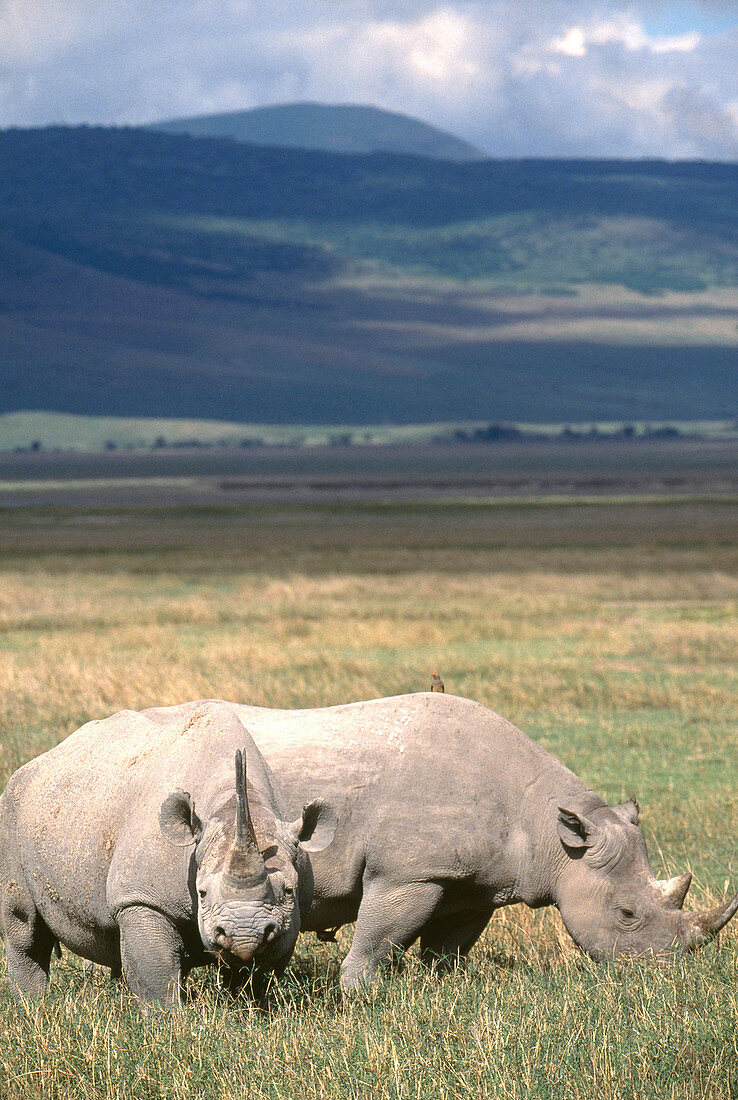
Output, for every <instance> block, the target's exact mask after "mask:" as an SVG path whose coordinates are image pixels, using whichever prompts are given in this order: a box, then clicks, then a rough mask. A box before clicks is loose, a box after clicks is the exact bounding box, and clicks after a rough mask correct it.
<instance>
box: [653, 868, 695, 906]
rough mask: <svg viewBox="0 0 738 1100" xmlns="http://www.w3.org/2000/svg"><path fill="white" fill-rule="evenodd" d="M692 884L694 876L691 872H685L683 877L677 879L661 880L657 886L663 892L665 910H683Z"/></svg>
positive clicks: (679, 876) (678, 876)
mask: <svg viewBox="0 0 738 1100" xmlns="http://www.w3.org/2000/svg"><path fill="white" fill-rule="evenodd" d="M691 882H692V876H691V874H690V873H689V871H685V873H684V874H683V875H677V876H676V877H675V878H669V879H660V880H659V881H658V882H657V883H656V885H657V886H658V888H659V890H660V891H661V897H662V899H663V905H664V908H665V909H681V908H682V906H683V905H684V899H685V898H686V896H687V891H688V890H689V887H690V885H691Z"/></svg>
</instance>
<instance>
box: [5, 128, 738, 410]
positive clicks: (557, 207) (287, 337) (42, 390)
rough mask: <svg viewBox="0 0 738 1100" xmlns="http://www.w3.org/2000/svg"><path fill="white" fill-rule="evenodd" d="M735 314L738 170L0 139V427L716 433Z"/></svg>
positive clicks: (737, 357)
mask: <svg viewBox="0 0 738 1100" xmlns="http://www.w3.org/2000/svg"><path fill="white" fill-rule="evenodd" d="M640 292H645V293H640ZM737 315H738V166H737V165H734V164H709V163H701V162H700V163H697V162H685V163H667V162H662V161H651V162H648V161H585V160H579V161H573V160H571V161H554V160H548V161H534V160H530V161H479V162H468V163H455V162H451V161H443V160H433V159H427V158H421V157H414V156H408V155H402V156H400V155H394V154H389V153H381V154H380V153H376V154H371V155H361V156H347V155H345V154H341V155H338V154H335V153H328V152H321V151H305V150H299V149H278V148H269V147H265V146H255V145H247V144H239V143H236V142H233V141H224V140H221V139H212V138H211V139H205V138H193V137H190V136H188V135H179V134H163V133H158V132H154V131H151V130H136V129H106V128H86V127H77V128H65V127H54V128H49V129H41V130H9V131H5V132H0V412H3V411H12V410H22V409H41V410H56V411H63V412H71V413H85V414H95V415H117V416H148V417H154V416H167V417H171V416H177V417H198V418H212V419H218V420H238V421H243V422H251V423H253V422H262V423H266V422H270V423H277V422H290V423H300V422H302V423H308V422H312V423H319V424H330V423H332V424H346V423H351V424H372V423H374V424H376V423H382V422H386V421H392V422H408V423H420V422H423V421H435V420H479V419H485V420H490V421H501V420H514V421H534V422H535V421H538V422H567V421H572V422H580V421H583V420H613V421H623V420H635V419H639V420H654V421H665V420H670V419H675V420H696V419H724V418H729V417H734V416H736V414H738V331H737V329H736V316H737Z"/></svg>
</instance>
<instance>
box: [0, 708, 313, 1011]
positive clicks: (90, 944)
mask: <svg viewBox="0 0 738 1100" xmlns="http://www.w3.org/2000/svg"><path fill="white" fill-rule="evenodd" d="M246 773H248V779H247V775H246ZM332 836H333V824H332V818H331V814H330V811H329V810H328V809H327V808H326V807H325V806H324V804H323V803H321V802H320V801H317V802H312V803H311V804H310V805H308V806H306V807H305V810H304V812H303V814H302V817H301V818H299V819H298V820H297V821H296V822H294V823H293V824H291V825H290V824H287V823H286V822H285V821H284V820H283V815H282V812H281V807H280V803H279V801H278V798H277V795H276V793H275V787H274V782H273V777H272V775H271V772H270V771H269V768H268V767H267V766H266V764H265V763H264V760H263V758H262V757H261V755H260V754H259V751H258V749H257V748H256V747H255V745H254V743H253V741H252V740H251V738H250V736H249V734H248V733H247V732H246V730H245V729H244V727H243V725H242V724H241V722H240V721H239V719H238V717H237V714H236V712H235V710H234V708H233V707H228V706H225V705H223V704H221V703H215V702H205V703H199V704H197V705H195V706H190V707H188V708H187V709H186V712H185V713H181V712H177V711H175V712H173V713H171V712H170V716H169V720H168V721H167V722H164V723H162V722H153V721H151V720H150V719H149V718H147V717H146V716H145V714H138V713H134V712H132V711H122V712H121V713H120V714H115V715H113V717H112V718H107V719H106V720H104V721H100V722H89V723H88V724H87V725H85V726H83V727H82V728H81V729H79V730H78V731H77V732H76V733H73V734H72V735H71V737H68V738H67V739H66V740H65V741H63V742H62V743H61V744H59V745H57V746H56V748H54V749H51V750H50V751H49V752H46V753H44V754H43V755H42V756H39V757H37V758H36V759H35V760H31V761H30V762H29V763H28V764H26V765H24V767H22V768H20V769H19V770H18V771H17V772H16V773H15V774H14V775H13V776H12V777H11V779H10V781H9V783H8V786H7V788H6V790H5V793H4V794H3V796H2V798H0V932H1V933H2V937H3V940H4V941H5V949H6V953H7V958H8V972H9V975H10V980H11V983H12V985H13V987H14V990H15V992H16V993H18V994H20V995H21V996H31V995H35V994H39V993H41V992H42V991H43V989H44V988H45V986H46V982H47V979H48V971H49V961H50V957H51V952H52V949H53V947H54V945H55V944H56V943H57V942H59V943H62V944H64V945H66V946H67V947H68V948H69V949H70V950H71V951H73V952H75V953H76V954H78V955H81V956H82V957H83V958H86V959H89V960H91V961H93V962H95V963H101V964H103V965H105V966H108V967H110V968H111V970H112V971H113V972H114V973H115V972H117V973H120V970H121V967H122V970H123V972H124V973H125V976H126V979H127V981H128V984H129V986H130V987H131V989H132V990H133V992H134V993H135V994H136V996H137V997H138V998H139V999H140V1000H141V1001H143V1002H161V1003H162V1004H167V1005H173V1004H176V1003H177V1002H178V1001H179V999H180V996H181V985H182V981H183V979H184V978H185V977H186V975H187V973H188V972H189V971H190V970H191V969H192V967H194V966H197V965H200V964H202V963H205V962H208V961H214V960H215V958H216V956H219V957H220V958H221V959H222V960H223V961H224V962H225V963H226V964H228V965H229V966H231V967H233V968H236V969H237V968H239V967H241V966H243V965H244V964H245V963H247V962H250V961H252V965H253V966H254V967H255V968H256V969H257V971H259V972H261V973H265V972H268V971H278V972H279V971H281V970H282V969H283V968H284V967H285V966H286V964H287V962H288V961H289V958H290V955H291V954H292V950H293V948H294V945H295V940H296V938H297V934H298V931H299V927H300V919H301V908H302V909H303V910H304V911H305V912H306V911H307V909H308V908H309V905H310V898H311V894H312V880H311V877H310V866H309V862H308V859H307V857H306V856H305V855H304V853H303V851H302V847H303V846H304V847H305V848H311V847H312V848H313V849H315V848H318V847H320V845H321V844H327V843H329V842H330V839H331V838H332ZM311 842H312V843H311Z"/></svg>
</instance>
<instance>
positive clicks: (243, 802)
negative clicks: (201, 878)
mask: <svg viewBox="0 0 738 1100" xmlns="http://www.w3.org/2000/svg"><path fill="white" fill-rule="evenodd" d="M226 870H227V872H228V874H229V875H230V876H231V878H235V879H239V880H241V881H242V883H243V885H245V886H255V885H256V884H257V883H259V882H263V881H265V880H266V878H267V873H266V866H265V865H264V860H263V859H262V856H261V852H260V851H259V845H258V843H257V840H256V833H255V832H254V823H253V821H252V820H251V813H250V811H249V800H248V794H247V791H246V754H245V753H242V752H241V750H240V749H239V750H238V751H237V753H236V827H235V830H234V837H233V844H232V845H231V850H230V852H229V853H228V860H227V863H226Z"/></svg>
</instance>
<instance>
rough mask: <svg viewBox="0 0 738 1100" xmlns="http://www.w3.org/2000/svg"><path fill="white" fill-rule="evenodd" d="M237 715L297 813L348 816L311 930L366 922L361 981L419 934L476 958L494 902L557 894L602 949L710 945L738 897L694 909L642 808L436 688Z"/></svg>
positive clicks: (565, 912)
mask: <svg viewBox="0 0 738 1100" xmlns="http://www.w3.org/2000/svg"><path fill="white" fill-rule="evenodd" d="M192 705H193V704H186V705H185V706H183V707H179V708H176V713H178V714H180V715H183V714H187V713H188V710H189V708H190V707H191V706H192ZM234 711H235V713H236V714H238V716H239V717H240V719H241V721H242V722H243V723H244V725H246V726H247V727H248V728H249V730H250V731H251V733H252V735H253V737H254V740H255V742H256V744H257V745H258V746H259V748H260V750H261V751H262V753H263V754H264V757H265V759H266V760H267V761H268V763H269V765H270V766H271V768H272V769H273V771H274V774H275V776H276V778H277V781H278V783H279V784H280V787H281V788H282V791H283V793H284V795H285V798H286V802H287V806H288V807H289V808H291V809H292V808H297V807H299V806H301V805H302V804H303V802H304V800H305V799H306V797H307V796H308V795H309V793H310V791H311V790H313V789H318V790H320V792H321V794H322V796H323V797H324V798H325V799H326V801H327V802H328V804H329V805H330V806H332V808H333V809H334V810H335V812H336V816H337V820H338V828H337V832H336V836H335V839H334V841H333V843H332V844H331V845H330V846H329V847H327V848H326V849H325V850H324V851H323V852H322V853H319V854H315V855H311V857H310V860H311V864H312V869H313V875H314V886H315V892H314V900H313V904H312V907H311V909H310V911H309V912H308V913H307V914H306V916H305V917H304V918H303V923H302V927H303V929H306V930H307V929H312V930H315V931H318V932H319V933H321V932H324V931H325V930H328V929H332V928H335V927H337V926H340V925H342V924H345V923H347V922H349V921H352V920H356V921H357V924H356V930H355V934H354V938H353V943H352V946H351V950H350V951H349V953H348V955H347V957H346V959H345V960H344V963H343V968H342V983H343V986H344V988H346V989H348V990H350V989H354V988H355V987H356V986H358V985H361V984H362V983H364V982H368V981H371V980H372V978H373V977H374V975H375V973H376V970H377V967H378V966H379V964H380V963H381V962H382V961H383V960H385V959H386V958H387V957H388V956H389V955H390V953H391V951H392V949H393V946H395V945H396V946H399V947H407V946H409V945H410V944H411V943H412V942H413V941H414V940H416V939H417V938H420V946H421V952H422V955H423V957H424V958H425V959H426V960H427V961H429V962H441V963H447V962H449V961H450V962H453V961H456V960H458V959H459V958H462V957H464V956H465V955H466V954H467V952H468V951H469V949H470V948H471V946H472V945H473V944H474V943H475V941H476V940H477V939H478V937H479V936H480V934H481V932H482V930H483V929H484V927H485V925H486V924H487V922H488V920H489V918H490V916H491V914H492V913H493V912H494V910H495V909H498V908H500V907H501V906H503V905H510V904H512V903H514V902H523V903H524V904H526V905H529V906H531V907H533V908H537V907H539V906H543V905H556V906H557V907H558V909H559V911H560V912H561V916H562V917H563V920H564V923H565V925H566V927H567V929H568V931H569V933H570V934H571V936H572V937H573V939H574V940H575V941H576V942H577V944H579V946H580V947H581V948H583V950H584V951H586V952H587V953H588V954H590V955H592V956H593V957H595V958H608V957H612V956H617V955H642V954H650V953H661V952H669V951H673V950H675V949H679V948H686V949H690V948H693V947H698V946H699V945H700V944H702V943H704V942H706V941H707V940H709V939H710V938H711V937H712V936H714V935H715V934H716V933H717V931H718V930H719V928H720V927H722V925H723V924H724V923H726V922H727V920H729V919H730V917H731V916H732V915H733V913H735V911H736V909H737V908H738V895H736V897H735V898H733V899H732V901H731V902H729V903H727V905H726V906H723V907H719V908H718V909H716V910H714V911H711V912H708V913H701V914H697V913H687V912H683V911H682V909H681V906H682V904H683V902H684V897H685V895H686V892H687V889H688V887H689V882H690V876H689V875H688V874H685V875H681V876H678V877H677V878H676V879H672V880H670V881H669V882H668V883H658V882H657V881H656V879H655V878H654V876H653V874H652V872H651V870H650V868H649V864H648V857H647V854H646V845H645V842H644V839H643V835H642V833H641V831H640V829H639V828H638V824H637V822H638V808H637V806H636V804H635V803H634V802H626V803H623V804H622V805H620V806H614V807H610V806H607V805H606V803H605V802H604V801H603V799H602V798H600V797H599V795H597V794H595V793H594V792H593V791H591V790H590V789H589V788H588V787H587V786H585V784H584V783H583V782H582V781H581V780H580V779H578V778H577V777H576V775H574V774H573V773H572V772H570V771H569V770H568V769H567V768H565V767H564V766H563V765H562V764H560V763H559V761H558V760H556V759H555V758H554V757H552V756H550V755H549V754H548V753H547V752H545V751H544V749H542V748H541V747H540V746H539V745H537V744H536V743H535V742H534V741H531V740H530V739H529V738H528V737H526V736H525V735H524V734H523V733H521V732H520V730H518V729H516V728H515V726H513V725H511V724H510V723H509V722H507V721H505V719H504V718H501V717H500V716H499V715H497V714H494V713H493V712H492V711H490V710H488V709H487V708H486V707H483V706H480V705H479V704H478V703H474V702H472V701H471V700H468V699H461V698H458V697H456V696H453V695H448V694H440V693H430V692H429V693H421V694H414V695H403V696H398V697H396V698H391V699H377V700H371V701H368V702H362V703H351V704H349V705H347V706H338V707H330V708H327V709H324V710H302V711H280V710H264V709H260V708H256V707H248V706H234ZM149 713H153V712H149ZM159 713H160V715H161V716H163V715H166V714H170V713H171V712H168V711H162V712H159ZM162 720H163V719H162ZM314 785H315V786H314Z"/></svg>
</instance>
